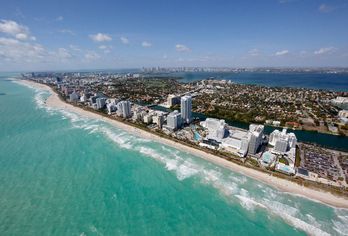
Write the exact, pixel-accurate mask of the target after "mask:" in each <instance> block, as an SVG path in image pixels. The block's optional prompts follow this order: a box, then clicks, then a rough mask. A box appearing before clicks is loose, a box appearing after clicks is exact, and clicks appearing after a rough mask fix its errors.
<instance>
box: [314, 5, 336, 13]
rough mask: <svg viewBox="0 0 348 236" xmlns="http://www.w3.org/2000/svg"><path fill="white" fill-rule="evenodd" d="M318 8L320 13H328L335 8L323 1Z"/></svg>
mask: <svg viewBox="0 0 348 236" xmlns="http://www.w3.org/2000/svg"><path fill="white" fill-rule="evenodd" d="M318 10H319V11H320V12H322V13H328V12H331V11H333V10H335V8H334V7H332V6H329V5H327V4H324V3H323V4H321V5H320V6H319V8H318Z"/></svg>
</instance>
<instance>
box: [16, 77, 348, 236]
mask: <svg viewBox="0 0 348 236" xmlns="http://www.w3.org/2000/svg"><path fill="white" fill-rule="evenodd" d="M20 84H21V83H20ZM21 85H23V84H21ZM25 86H27V87H30V88H32V89H34V91H35V96H34V101H35V103H36V105H37V108H39V109H46V110H47V112H48V113H49V114H54V115H59V116H60V117H61V118H62V119H67V120H69V121H70V122H71V125H72V128H77V129H83V130H85V131H86V132H87V133H88V134H90V135H95V134H101V135H103V136H104V137H106V138H107V139H109V140H111V141H112V142H114V143H115V144H117V145H118V146H119V147H120V148H124V149H128V150H132V151H135V152H138V153H141V154H142V156H145V157H150V158H152V159H154V160H156V161H158V162H160V163H162V165H163V166H164V168H165V169H166V170H168V171H170V172H172V173H174V174H175V176H176V178H177V179H178V180H179V181H184V180H186V179H189V178H192V179H194V180H196V181H199V182H200V183H201V184H204V185H207V186H210V187H212V188H214V189H216V190H217V191H218V192H219V193H220V194H221V195H222V196H223V197H224V198H226V199H227V200H228V201H230V202H231V204H239V205H240V206H241V207H243V208H244V209H246V210H247V211H250V212H254V211H255V210H260V211H266V212H268V214H270V215H272V216H273V217H275V218H280V219H282V220H283V221H285V222H287V223H288V224H291V225H293V226H294V227H295V228H297V229H299V230H302V231H304V232H306V233H307V234H309V235H330V234H332V235H348V227H347V225H348V211H347V210H338V209H333V208H330V209H331V210H332V211H334V215H335V216H336V217H335V219H325V224H322V220H321V221H319V220H318V219H317V218H315V213H313V212H304V210H303V206H302V209H301V204H304V203H301V200H303V198H301V197H296V196H292V195H290V194H286V193H282V192H279V191H277V190H275V189H273V188H271V187H269V186H267V185H265V184H262V183H259V182H257V181H252V180H250V179H249V178H248V177H245V176H243V175H240V174H237V173H233V172H232V171H226V170H225V169H224V168H221V167H218V166H215V165H213V164H211V163H208V162H206V161H203V160H201V159H197V158H196V157H194V156H191V155H189V154H187V153H184V152H180V151H178V150H176V149H174V148H170V147H167V146H163V145H160V144H155V143H154V142H152V141H151V140H147V139H143V138H139V137H136V136H133V135H131V134H129V133H127V132H125V131H123V130H120V129H117V128H114V127H111V126H110V125H108V124H107V123H105V122H102V121H99V120H96V119H91V118H85V117H82V116H80V115H78V114H75V113H72V112H68V111H66V110H62V109H56V108H50V107H47V106H46V104H45V99H46V97H47V96H48V94H49V93H48V92H47V91H45V90H39V89H36V88H34V87H32V86H29V85H25ZM290 196H291V197H290ZM291 199H292V200H291ZM294 199H297V200H294ZM316 204H318V206H320V207H327V208H329V207H328V206H325V205H322V204H319V203H316ZM298 208H300V209H298ZM91 231H95V228H93V227H92V228H91Z"/></svg>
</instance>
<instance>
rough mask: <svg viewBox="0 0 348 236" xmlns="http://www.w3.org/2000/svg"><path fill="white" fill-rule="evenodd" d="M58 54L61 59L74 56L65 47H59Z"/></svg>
mask: <svg viewBox="0 0 348 236" xmlns="http://www.w3.org/2000/svg"><path fill="white" fill-rule="evenodd" d="M56 55H57V57H58V58H59V59H62V60H64V59H69V58H72V57H73V56H72V55H71V53H70V52H69V51H68V50H67V49H65V48H59V49H58V51H57V53H56Z"/></svg>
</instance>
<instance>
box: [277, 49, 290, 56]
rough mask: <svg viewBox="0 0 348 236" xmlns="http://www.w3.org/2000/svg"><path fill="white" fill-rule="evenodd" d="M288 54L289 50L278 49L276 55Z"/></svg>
mask: <svg viewBox="0 0 348 236" xmlns="http://www.w3.org/2000/svg"><path fill="white" fill-rule="evenodd" d="M286 54H289V50H282V51H278V52H276V53H275V54H274V55H276V56H284V55H286Z"/></svg>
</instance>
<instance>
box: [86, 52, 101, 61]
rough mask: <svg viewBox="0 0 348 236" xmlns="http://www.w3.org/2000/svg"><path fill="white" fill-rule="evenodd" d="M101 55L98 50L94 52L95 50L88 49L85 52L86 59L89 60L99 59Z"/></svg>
mask: <svg viewBox="0 0 348 236" xmlns="http://www.w3.org/2000/svg"><path fill="white" fill-rule="evenodd" d="M99 58H100V56H99V54H98V53H96V52H93V51H88V52H87V53H86V54H85V59H86V60H87V61H94V60H97V59H99Z"/></svg>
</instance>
